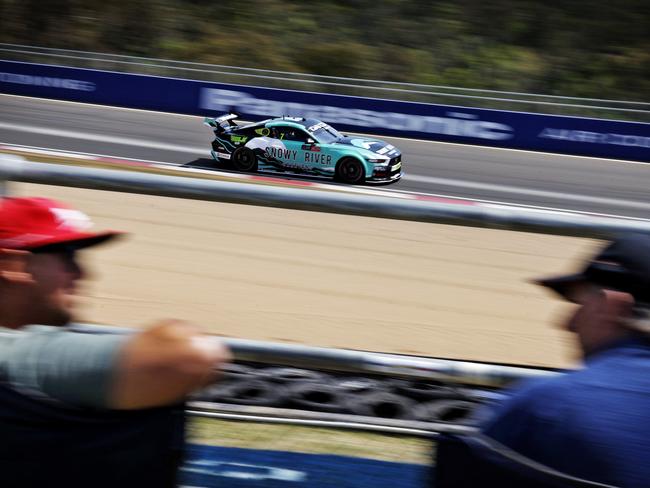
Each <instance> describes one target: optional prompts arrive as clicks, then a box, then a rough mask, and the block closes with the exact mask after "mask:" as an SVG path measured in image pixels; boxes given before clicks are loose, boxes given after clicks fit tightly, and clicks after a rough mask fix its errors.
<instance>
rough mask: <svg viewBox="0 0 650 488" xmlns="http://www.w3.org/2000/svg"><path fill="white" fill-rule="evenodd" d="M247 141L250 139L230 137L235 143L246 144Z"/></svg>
mask: <svg viewBox="0 0 650 488" xmlns="http://www.w3.org/2000/svg"><path fill="white" fill-rule="evenodd" d="M247 139H248V137H246V136H235V135H232V136H230V140H231V141H232V142H234V143H242V142H246V140H247Z"/></svg>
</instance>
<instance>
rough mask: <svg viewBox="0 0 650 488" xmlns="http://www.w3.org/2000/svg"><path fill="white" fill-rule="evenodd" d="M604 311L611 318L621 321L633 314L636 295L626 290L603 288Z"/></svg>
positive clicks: (616, 321) (617, 321)
mask: <svg viewBox="0 0 650 488" xmlns="http://www.w3.org/2000/svg"><path fill="white" fill-rule="evenodd" d="M602 294H603V303H604V310H603V311H604V312H605V314H606V316H607V318H608V319H609V320H611V321H612V322H615V323H620V321H621V319H625V318H629V317H631V316H632V309H633V308H634V297H633V296H632V295H630V294H629V293H626V292H624V291H615V290H602Z"/></svg>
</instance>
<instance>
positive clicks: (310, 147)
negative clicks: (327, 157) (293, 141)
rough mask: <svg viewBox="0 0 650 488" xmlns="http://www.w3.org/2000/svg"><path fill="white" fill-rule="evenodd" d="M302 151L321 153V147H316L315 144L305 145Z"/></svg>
mask: <svg viewBox="0 0 650 488" xmlns="http://www.w3.org/2000/svg"><path fill="white" fill-rule="evenodd" d="M300 149H302V150H303V151H314V152H320V147H319V146H314V145H313V144H303V145H302V147H301V148H300Z"/></svg>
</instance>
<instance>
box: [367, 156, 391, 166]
mask: <svg viewBox="0 0 650 488" xmlns="http://www.w3.org/2000/svg"><path fill="white" fill-rule="evenodd" d="M367 161H368V162H369V163H373V164H384V165H385V164H388V159H386V158H379V159H368V160H367Z"/></svg>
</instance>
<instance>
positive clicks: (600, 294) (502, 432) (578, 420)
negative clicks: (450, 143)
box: [482, 234, 650, 488]
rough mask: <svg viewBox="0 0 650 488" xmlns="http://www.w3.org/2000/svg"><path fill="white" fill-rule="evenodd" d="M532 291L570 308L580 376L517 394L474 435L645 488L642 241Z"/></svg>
mask: <svg viewBox="0 0 650 488" xmlns="http://www.w3.org/2000/svg"><path fill="white" fill-rule="evenodd" d="M537 283H538V284H540V285H542V286H545V287H547V288H549V289H551V290H553V291H554V292H556V293H557V294H559V295H560V296H561V297H562V298H564V299H565V300H568V301H570V302H572V303H574V304H575V310H574V311H573V312H572V314H571V316H570V317H569V318H568V319H567V321H566V323H565V324H564V327H565V328H566V329H567V330H568V331H570V332H572V333H574V334H575V336H576V338H577V342H578V345H579V347H580V351H581V352H582V355H583V357H584V362H585V365H584V368H583V369H580V370H577V371H572V372H570V373H567V374H565V375H560V376H557V377H553V378H550V379H544V380H536V381H532V382H530V383H529V384H527V385H523V386H521V387H520V388H518V389H516V390H515V391H514V392H513V394H512V396H511V397H510V398H509V399H508V400H506V401H505V403H504V404H502V405H500V407H499V408H498V409H497V411H496V412H495V414H494V416H493V417H492V418H491V419H490V420H488V421H487V422H486V423H485V425H483V429H482V430H483V432H484V433H485V434H486V435H488V436H489V437H492V438H493V439H496V440H497V441H499V442H501V443H502V444H505V445H507V446H509V447H511V448H512V449H514V450H515V451H517V452H519V453H520V454H523V455H524V456H527V457H529V458H531V459H533V460H534V461H537V462H540V463H542V464H544V465H546V466H549V467H551V468H555V469H557V470H559V471H561V472H563V473H566V474H569V475H573V476H576V477H578V478H583V479H587V480H591V481H594V482H600V483H607V484H608V485H614V486H621V487H638V488H640V487H647V486H650V485H649V483H650V463H648V453H649V452H650V236H648V235H641V234H630V235H625V236H622V237H620V238H617V239H615V240H613V241H612V242H610V243H609V244H608V245H607V246H605V247H604V249H602V250H601V251H600V252H599V253H598V254H597V255H596V256H595V257H594V258H593V259H592V260H590V261H589V262H588V263H587V265H586V266H585V267H584V269H582V270H581V271H579V272H578V273H576V274H573V275H569V276H561V277H554V278H547V279H542V280H539V281H538V282H537Z"/></svg>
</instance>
